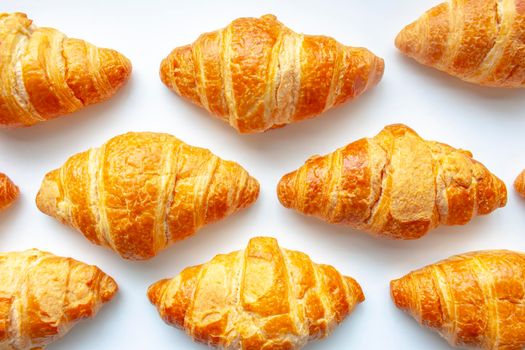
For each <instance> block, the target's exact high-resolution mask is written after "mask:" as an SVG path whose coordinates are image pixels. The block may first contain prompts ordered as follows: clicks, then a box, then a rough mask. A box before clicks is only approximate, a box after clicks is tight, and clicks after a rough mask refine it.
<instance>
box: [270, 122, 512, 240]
mask: <svg viewBox="0 0 525 350" xmlns="http://www.w3.org/2000/svg"><path fill="white" fill-rule="evenodd" d="M277 192H278V196H279V200H280V201H281V203H282V204H283V205H284V206H285V207H287V208H293V209H296V210H298V211H299V212H301V213H303V214H306V215H313V216H317V217H319V218H321V219H323V220H325V221H328V222H330V223H338V224H344V225H348V226H351V227H353V228H356V229H360V230H365V231H368V232H371V233H374V234H377V235H380V236H385V237H390V238H395V239H416V238H420V237H421V236H423V235H424V234H426V233H427V232H428V231H429V230H431V229H433V228H435V227H436V226H438V225H440V224H443V225H463V224H466V223H468V222H469V221H470V220H471V219H472V218H473V217H474V216H475V215H484V214H488V213H490V212H492V211H493V210H495V209H497V208H498V207H502V206H504V205H505V204H506V201H507V190H506V188H505V184H504V183H503V182H502V181H501V180H500V179H498V178H497V177H496V176H494V175H493V174H491V173H490V172H489V171H488V170H487V169H486V168H485V167H484V166H483V165H482V164H480V163H478V162H477V161H475V160H474V159H472V154H471V153H470V152H468V151H463V150H458V149H455V148H453V147H450V146H448V145H445V144H442V143H438V142H434V141H426V140H424V139H422V138H421V137H420V136H419V135H418V134H416V133H415V132H414V131H413V130H412V129H410V128H409V127H407V126H405V125H401V124H397V125H390V126H387V127H385V128H384V129H383V130H382V131H381V132H380V133H379V134H378V135H377V136H375V137H373V138H364V139H360V140H358V141H355V142H353V143H351V144H349V145H347V146H345V147H342V148H340V149H338V150H336V151H335V152H333V153H330V154H328V155H326V156H323V157H320V156H316V157H312V158H310V159H309V160H308V161H307V162H306V164H305V165H303V166H302V167H301V168H299V169H298V170H296V171H294V172H292V173H289V174H287V175H285V176H284V177H283V178H282V179H281V181H280V182H279V185H278V188H277Z"/></svg>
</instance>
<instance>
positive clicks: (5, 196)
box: [0, 173, 20, 211]
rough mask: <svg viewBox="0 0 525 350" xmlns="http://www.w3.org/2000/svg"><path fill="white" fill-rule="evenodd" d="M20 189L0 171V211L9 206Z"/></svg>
mask: <svg viewBox="0 0 525 350" xmlns="http://www.w3.org/2000/svg"><path fill="white" fill-rule="evenodd" d="M19 194H20V190H19V189H18V187H16V185H15V184H14V183H13V182H12V181H11V179H9V178H8V177H7V175H5V174H3V173H0V211H2V210H4V209H6V208H7V207H9V206H10V205H11V204H13V202H14V201H15V200H16V199H17V198H18V195H19Z"/></svg>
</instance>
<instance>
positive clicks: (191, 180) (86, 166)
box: [36, 132, 259, 260]
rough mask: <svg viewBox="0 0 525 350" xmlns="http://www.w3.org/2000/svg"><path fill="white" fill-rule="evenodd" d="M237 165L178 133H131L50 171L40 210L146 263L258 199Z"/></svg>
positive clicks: (39, 200) (251, 180)
mask: <svg viewBox="0 0 525 350" xmlns="http://www.w3.org/2000/svg"><path fill="white" fill-rule="evenodd" d="M258 194H259V183H258V182H257V180H255V179H254V178H252V177H251V176H250V175H249V174H248V173H247V172H246V171H245V170H244V169H243V168H242V167H241V166H240V165H238V164H237V163H234V162H231V161H225V160H222V159H220V158H219V157H217V156H215V155H214V154H213V153H211V152H210V151H208V150H206V149H202V148H198V147H193V146H190V145H187V144H185V143H184V142H182V141H180V140H179V139H177V138H175V137H174V136H171V135H168V134H157V133H146V132H144V133H128V134H124V135H120V136H117V137H115V138H113V139H111V140H109V141H108V142H107V143H106V144H104V145H103V146H102V147H100V148H94V149H91V150H89V151H86V152H83V153H79V154H77V155H75V156H73V157H71V158H70V159H69V160H68V161H67V162H66V163H65V164H64V165H63V166H62V167H61V168H60V169H56V170H53V171H51V172H49V173H48V174H47V175H46V176H45V179H44V181H43V182H42V186H41V188H40V191H39V193H38V195H37V199H36V203H37V206H38V208H39V209H40V210H41V211H42V212H44V213H45V214H48V215H50V216H52V217H55V218H56V219H58V220H60V221H61V222H63V223H66V224H68V225H70V226H72V227H74V228H76V229H77V230H79V231H80V232H82V233H83V234H84V236H86V238H88V239H89V240H90V241H91V242H93V243H95V244H99V245H102V246H106V247H109V248H110V249H113V250H114V251H116V252H117V253H118V254H120V255H121V256H122V257H123V258H126V259H136V260H143V259H148V258H151V257H153V256H155V255H156V254H157V253H158V252H159V251H160V250H162V249H164V248H166V247H167V246H168V245H170V244H171V243H173V242H175V241H178V240H181V239H183V238H186V237H187V236H189V235H192V234H194V233H195V231H197V229H199V228H200V227H202V226H204V225H206V224H208V223H212V222H214V221H217V220H220V219H222V218H224V217H226V216H228V215H230V214H232V213H234V212H236V211H238V210H240V209H242V208H245V207H247V206H249V205H250V204H252V203H253V202H255V200H256V199H257V196H258Z"/></svg>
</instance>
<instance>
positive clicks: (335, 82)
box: [323, 42, 346, 112]
mask: <svg viewBox="0 0 525 350" xmlns="http://www.w3.org/2000/svg"><path fill="white" fill-rule="evenodd" d="M335 48H336V49H335V55H334V68H333V72H332V80H331V81H330V88H329V89H328V96H326V102H325V105H324V109H323V112H325V111H327V110H328V109H330V108H331V107H332V106H333V105H334V103H335V99H336V97H337V89H338V88H339V89H340V85H341V83H342V81H343V79H342V75H344V73H346V72H345V70H344V69H341V61H342V60H343V58H342V56H343V54H344V51H345V49H344V47H342V45H341V44H339V43H337V42H336V43H335Z"/></svg>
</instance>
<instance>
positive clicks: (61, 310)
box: [0, 249, 118, 350]
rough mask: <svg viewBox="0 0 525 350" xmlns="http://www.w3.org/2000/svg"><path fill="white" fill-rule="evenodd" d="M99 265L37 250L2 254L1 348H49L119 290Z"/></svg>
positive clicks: (8, 349) (94, 313)
mask: <svg viewBox="0 0 525 350" xmlns="http://www.w3.org/2000/svg"><path fill="white" fill-rule="evenodd" d="M117 289H118V286H117V284H116V283H115V281H114V280H113V279H112V278H111V277H109V276H108V275H106V274H105V273H104V272H102V271H101V270H100V269H98V268H97V267H96V266H91V265H87V264H84V263H82V262H79V261H76V260H73V259H71V258H62V257H59V256H55V255H53V254H50V253H46V252H42V251H39V250H36V249H32V250H27V251H24V252H12V253H3V254H0V349H5V350H29V349H33V350H36V349H43V348H44V347H45V346H47V345H49V344H50V343H52V342H53V341H55V340H57V339H59V338H61V337H63V336H64V335H65V334H66V333H67V332H68V331H69V330H70V329H71V328H72V327H73V326H74V325H75V324H76V323H77V322H78V321H80V320H82V319H84V318H88V317H92V316H95V315H96V313H97V312H98V310H99V309H100V307H101V306H102V305H103V304H104V303H106V302H108V301H109V300H111V299H112V298H113V296H114V295H115V293H116V292H117Z"/></svg>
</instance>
